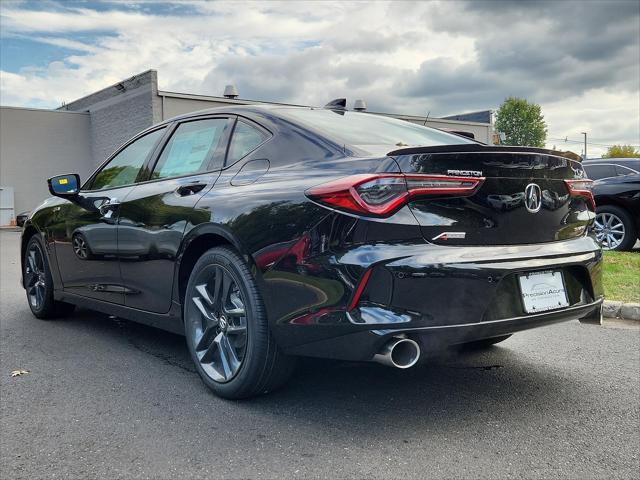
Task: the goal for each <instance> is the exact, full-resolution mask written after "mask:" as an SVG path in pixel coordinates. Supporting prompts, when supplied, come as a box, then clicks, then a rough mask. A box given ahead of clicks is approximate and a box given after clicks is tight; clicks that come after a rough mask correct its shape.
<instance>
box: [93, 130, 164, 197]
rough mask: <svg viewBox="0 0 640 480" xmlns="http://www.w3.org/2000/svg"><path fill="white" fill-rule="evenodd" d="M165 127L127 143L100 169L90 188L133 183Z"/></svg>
mask: <svg viewBox="0 0 640 480" xmlns="http://www.w3.org/2000/svg"><path fill="white" fill-rule="evenodd" d="M164 131H165V128H160V129H158V130H154V131H153V132H151V133H148V134H146V135H145V136H144V137H141V138H139V139H137V140H136V141H134V142H133V143H130V144H129V145H127V146H126V147H125V148H124V149H123V150H121V151H120V153H118V154H117V155H116V156H115V157H113V158H112V159H111V160H110V161H109V163H107V164H106V165H105V166H104V167H102V170H100V171H99V172H98V173H97V174H96V176H95V177H94V178H93V181H92V182H91V186H90V187H89V188H90V189H91V190H102V189H105V188H113V187H122V186H125V185H131V184H132V183H135V181H136V178H137V176H138V173H140V169H141V168H142V165H144V162H145V161H146V159H147V157H148V156H149V155H150V154H151V152H152V151H153V149H154V147H155V146H156V144H157V143H158V141H159V140H160V138H161V137H162V135H164Z"/></svg>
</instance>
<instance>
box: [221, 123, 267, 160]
mask: <svg viewBox="0 0 640 480" xmlns="http://www.w3.org/2000/svg"><path fill="white" fill-rule="evenodd" d="M267 138H268V136H267V134H266V133H264V132H263V131H262V130H259V129H258V128H256V127H253V126H252V125H249V124H248V123H245V122H243V121H242V120H238V123H237V124H236V128H235V129H234V131H233V136H232V137H231V142H230V143H229V155H228V156H227V165H231V164H234V163H236V162H237V161H238V160H240V159H241V158H242V157H244V156H246V155H247V154H248V153H250V152H252V151H254V150H255V149H256V148H258V147H259V146H260V145H261V144H262V143H263V142H264V141H265V140H266V139H267Z"/></svg>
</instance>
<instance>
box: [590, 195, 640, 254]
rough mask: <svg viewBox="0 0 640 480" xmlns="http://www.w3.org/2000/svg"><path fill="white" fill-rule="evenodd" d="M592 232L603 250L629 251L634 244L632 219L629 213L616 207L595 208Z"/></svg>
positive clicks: (635, 237) (634, 229)
mask: <svg viewBox="0 0 640 480" xmlns="http://www.w3.org/2000/svg"><path fill="white" fill-rule="evenodd" d="M593 230H594V232H595V234H596V237H597V238H598V240H599V241H600V242H601V243H602V248H603V250H631V249H632V248H633V246H634V245H635V243H636V239H637V232H636V227H635V224H634V222H633V218H632V217H631V215H629V212H627V211H626V210H625V209H623V208H620V207H618V206H616V205H602V206H601V207H597V208H596V222H595V224H594V226H593Z"/></svg>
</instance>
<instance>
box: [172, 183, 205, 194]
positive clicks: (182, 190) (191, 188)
mask: <svg viewBox="0 0 640 480" xmlns="http://www.w3.org/2000/svg"><path fill="white" fill-rule="evenodd" d="M206 186H207V184H206V183H189V184H187V185H180V186H179V187H178V188H176V190H175V192H176V195H178V196H179V197H188V196H189V195H195V194H196V193H198V192H200V191H202V189H203V188H204V187H206Z"/></svg>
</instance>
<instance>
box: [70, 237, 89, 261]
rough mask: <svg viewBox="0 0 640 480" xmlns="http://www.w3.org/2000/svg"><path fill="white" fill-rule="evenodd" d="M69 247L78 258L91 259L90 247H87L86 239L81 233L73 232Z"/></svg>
mask: <svg viewBox="0 0 640 480" xmlns="http://www.w3.org/2000/svg"><path fill="white" fill-rule="evenodd" d="M71 248H72V249H73V253H75V254H76V256H77V257H78V258H79V259H80V260H91V259H92V258H93V253H92V252H91V247H89V244H88V243H87V239H86V237H85V236H84V235H83V234H82V233H75V234H73V236H72V237H71Z"/></svg>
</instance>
